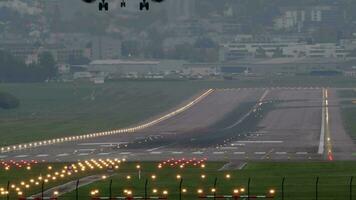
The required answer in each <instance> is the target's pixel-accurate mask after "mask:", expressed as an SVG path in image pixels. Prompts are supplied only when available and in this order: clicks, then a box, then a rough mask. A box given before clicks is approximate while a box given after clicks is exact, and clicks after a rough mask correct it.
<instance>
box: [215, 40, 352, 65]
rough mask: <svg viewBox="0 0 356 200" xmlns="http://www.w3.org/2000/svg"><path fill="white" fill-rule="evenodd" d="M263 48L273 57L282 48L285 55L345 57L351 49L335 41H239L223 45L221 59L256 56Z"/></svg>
mask: <svg viewBox="0 0 356 200" xmlns="http://www.w3.org/2000/svg"><path fill="white" fill-rule="evenodd" d="M258 49H263V50H264V52H265V54H266V57H273V56H274V54H275V52H276V50H277V49H280V50H282V53H283V57H291V58H298V57H310V58H345V57H346V56H347V55H348V54H349V51H348V50H347V49H346V48H345V47H344V46H340V45H337V44H334V43H323V44H306V43H297V42H237V41H233V42H230V43H227V44H224V45H222V51H223V52H222V53H221V54H222V56H220V57H221V58H222V59H221V61H229V60H239V59H243V58H253V57H256V54H257V51H258Z"/></svg>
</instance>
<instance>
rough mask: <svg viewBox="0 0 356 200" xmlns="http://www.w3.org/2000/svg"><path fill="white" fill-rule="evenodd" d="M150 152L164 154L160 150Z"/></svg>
mask: <svg viewBox="0 0 356 200" xmlns="http://www.w3.org/2000/svg"><path fill="white" fill-rule="evenodd" d="M150 154H162V152H160V151H151V152H150Z"/></svg>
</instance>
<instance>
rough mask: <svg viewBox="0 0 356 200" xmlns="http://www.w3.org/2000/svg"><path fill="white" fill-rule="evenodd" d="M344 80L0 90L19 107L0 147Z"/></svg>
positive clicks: (8, 118)
mask: <svg viewBox="0 0 356 200" xmlns="http://www.w3.org/2000/svg"><path fill="white" fill-rule="evenodd" d="M354 85H356V80H355V79H350V78H344V77H333V79H330V78H329V77H311V76H291V77H276V76H272V77H240V78H239V80H233V81H117V82H110V83H105V84H103V85H93V84H88V83H38V84H29V83H27V84H0V91H5V92H9V93H11V94H13V95H15V96H16V97H17V98H19V99H20V104H21V105H20V107H19V108H17V109H13V110H0V124H1V125H0V132H1V135H0V145H1V146H5V145H10V144H17V143H22V142H28V141H34V140H42V139H49V138H54V137H61V136H68V135H79V134H84V133H88V132H95V131H102V130H108V129H113V128H122V127H127V126H130V125H132V124H135V123H138V122H141V121H143V120H145V119H147V118H149V117H152V116H154V115H157V114H159V113H161V112H163V111H166V110H168V109H170V108H172V107H174V106H176V105H178V104H179V103H180V102H182V101H183V100H185V99H187V98H189V97H191V96H192V95H194V94H195V93H197V92H198V91H200V90H202V89H207V88H234V87H273V86H288V87H294V86H298V87H300V86H302V87H303V86H305V87H309V86H325V87H326V86H328V87H353V86H354Z"/></svg>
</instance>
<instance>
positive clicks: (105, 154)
mask: <svg viewBox="0 0 356 200" xmlns="http://www.w3.org/2000/svg"><path fill="white" fill-rule="evenodd" d="M97 155H98V156H107V155H110V153H98V154H97Z"/></svg>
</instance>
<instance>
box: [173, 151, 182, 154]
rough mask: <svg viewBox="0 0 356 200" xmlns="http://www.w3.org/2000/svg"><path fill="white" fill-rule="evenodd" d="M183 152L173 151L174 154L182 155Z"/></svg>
mask: <svg viewBox="0 0 356 200" xmlns="http://www.w3.org/2000/svg"><path fill="white" fill-rule="evenodd" d="M182 153H183V152H182V151H173V152H172V154H182Z"/></svg>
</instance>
